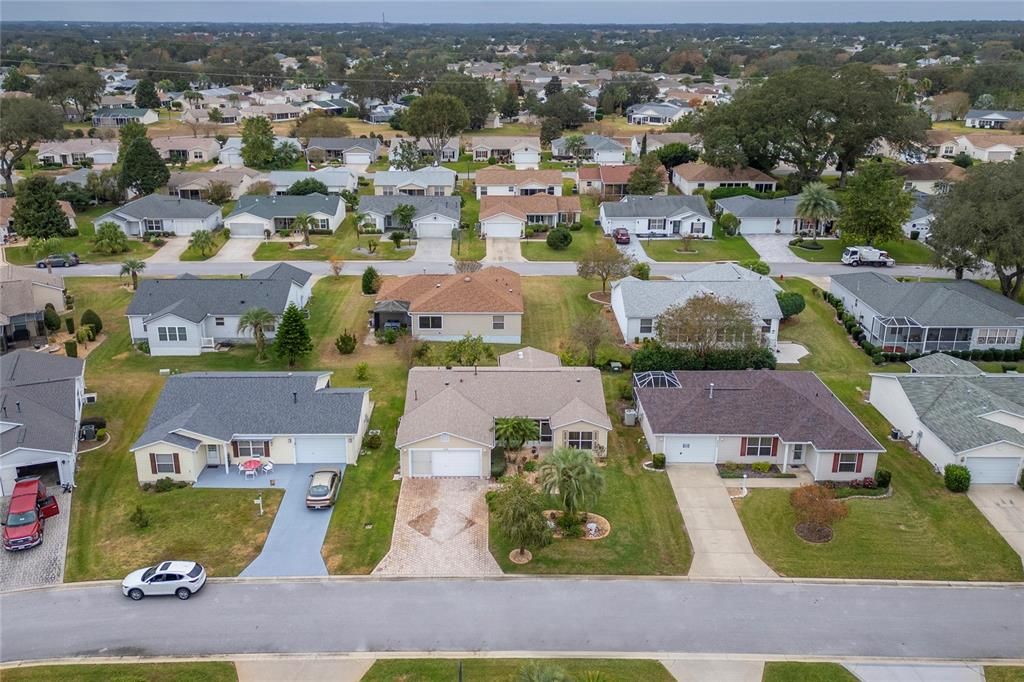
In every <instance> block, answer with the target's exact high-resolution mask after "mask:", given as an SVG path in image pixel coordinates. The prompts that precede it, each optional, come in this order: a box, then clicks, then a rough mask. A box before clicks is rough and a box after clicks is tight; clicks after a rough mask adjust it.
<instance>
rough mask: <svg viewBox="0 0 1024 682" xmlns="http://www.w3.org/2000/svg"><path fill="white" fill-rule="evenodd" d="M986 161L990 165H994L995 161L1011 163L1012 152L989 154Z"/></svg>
mask: <svg viewBox="0 0 1024 682" xmlns="http://www.w3.org/2000/svg"><path fill="white" fill-rule="evenodd" d="M988 160H989V161H990V162H992V163H996V162H997V161H1012V160H1013V152H989V153H988Z"/></svg>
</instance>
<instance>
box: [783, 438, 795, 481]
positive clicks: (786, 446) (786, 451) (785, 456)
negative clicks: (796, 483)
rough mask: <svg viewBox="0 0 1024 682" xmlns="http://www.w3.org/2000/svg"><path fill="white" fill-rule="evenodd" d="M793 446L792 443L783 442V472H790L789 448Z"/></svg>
mask: <svg viewBox="0 0 1024 682" xmlns="http://www.w3.org/2000/svg"><path fill="white" fill-rule="evenodd" d="M791 447H793V445H792V444H791V443H783V444H782V473H784V474H786V473H789V449H790V448H791Z"/></svg>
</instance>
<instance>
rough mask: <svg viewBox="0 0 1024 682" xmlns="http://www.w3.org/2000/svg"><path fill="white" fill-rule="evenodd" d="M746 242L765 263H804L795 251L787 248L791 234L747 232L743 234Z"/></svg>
mask: <svg viewBox="0 0 1024 682" xmlns="http://www.w3.org/2000/svg"><path fill="white" fill-rule="evenodd" d="M744 236H745V237H746V239H747V243H748V244H750V245H751V246H752V247H754V251H757V255H758V256H760V257H761V260H763V261H765V262H766V263H804V262H806V261H804V259H803V258H800V257H799V256H797V255H796V254H795V253H793V252H792V251H790V250H789V240H790V239H792V238H793V237H792V236H787V235H777V234H748V235H744Z"/></svg>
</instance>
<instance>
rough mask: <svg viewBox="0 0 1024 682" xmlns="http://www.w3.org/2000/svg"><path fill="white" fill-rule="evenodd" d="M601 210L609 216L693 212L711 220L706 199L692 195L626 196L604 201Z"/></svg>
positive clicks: (669, 214)
mask: <svg viewBox="0 0 1024 682" xmlns="http://www.w3.org/2000/svg"><path fill="white" fill-rule="evenodd" d="M601 210H602V211H604V214H605V215H606V216H608V217H609V218H670V217H672V216H674V215H680V214H682V213H689V212H692V213H696V214H697V215H700V216H703V217H704V218H706V219H707V220H711V215H710V214H709V213H708V207H707V204H705V203H704V199H703V198H702V197H698V196H691V195H671V196H661V197H658V196H655V197H647V196H642V197H641V196H626V197H623V198H622V201H606V202H604V203H603V204H601Z"/></svg>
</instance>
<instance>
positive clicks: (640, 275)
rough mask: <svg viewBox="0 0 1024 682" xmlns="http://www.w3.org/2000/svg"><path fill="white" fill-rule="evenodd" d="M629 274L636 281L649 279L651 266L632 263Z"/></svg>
mask: <svg viewBox="0 0 1024 682" xmlns="http://www.w3.org/2000/svg"><path fill="white" fill-rule="evenodd" d="M629 274H631V275H632V276H633V277H636V278H637V279H643V280H647V279H650V278H651V265H650V263H634V264H633V267H632V268H630V269H629Z"/></svg>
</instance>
